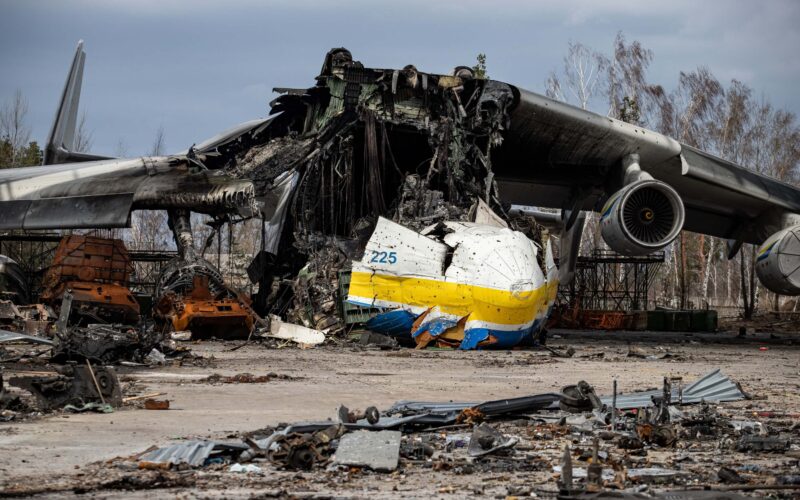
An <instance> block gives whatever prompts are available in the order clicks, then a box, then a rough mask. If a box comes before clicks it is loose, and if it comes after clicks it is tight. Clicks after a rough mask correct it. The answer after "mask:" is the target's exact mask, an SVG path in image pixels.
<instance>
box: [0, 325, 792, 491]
mask: <svg viewBox="0 0 800 500" xmlns="http://www.w3.org/2000/svg"><path fill="white" fill-rule="evenodd" d="M189 345H190V346H191V349H192V351H193V352H194V353H196V354H199V355H201V356H203V357H204V358H205V364H206V365H207V366H202V367H201V366H161V367H120V368H119V369H118V374H119V376H120V380H121V382H122V383H123V386H124V387H126V394H125V395H126V396H131V395H136V394H145V393H152V392H163V393H166V396H164V397H165V398H167V399H169V401H170V409H169V410H168V411H148V410H144V409H141V408H136V407H134V406H126V407H123V408H122V409H119V410H117V411H116V412H114V413H110V414H96V413H83V414H66V413H56V414H53V415H48V416H43V417H40V418H32V419H28V420H23V421H11V422H7V423H0V495H2V496H15V495H17V494H24V493H26V492H28V493H36V492H37V491H42V492H44V493H46V494H47V496H51V495H53V494H55V493H58V494H59V495H61V496H71V495H73V494H75V493H79V492H80V491H81V489H80V485H81V484H82V483H86V482H90V481H93V480H97V479H98V478H99V477H101V476H102V475H104V474H106V475H108V477H112V476H114V474H122V473H124V471H122V472H119V471H115V470H112V469H110V468H109V467H108V466H107V465H104V464H103V461H107V460H109V459H113V458H114V457H125V456H130V455H132V454H134V453H138V452H142V451H143V450H145V449H147V448H148V447H150V446H152V445H157V446H165V445H169V444H173V443H175V442H177V441H176V440H181V439H187V438H203V439H226V438H231V437H235V436H236V435H238V434H240V433H243V432H249V431H254V430H256V429H260V428H264V427H267V426H276V425H278V424H280V423H287V422H288V423H291V422H302V421H309V420H317V421H318V420H324V419H332V420H335V419H336V410H337V408H338V407H339V405H341V404H344V405H346V406H347V407H349V408H351V409H352V408H365V407H367V406H370V405H374V406H377V407H378V408H380V409H386V408H388V407H389V406H391V405H392V404H393V403H394V402H396V401H398V400H425V401H475V402H480V401H485V400H493V399H500V398H507V397H516V396H523V395H530V394H538V393H544V392H553V391H555V392H558V391H559V390H560V388H561V387H563V386H564V385H566V384H570V383H577V381H579V380H586V381H588V382H590V383H591V384H593V385H594V387H595V389H596V391H597V393H598V394H601V395H602V394H610V393H611V390H612V380H613V379H617V381H618V384H619V390H620V391H621V392H629V391H638V390H644V389H648V388H657V387H660V384H661V380H662V379H663V377H664V376H680V377H683V380H685V381H687V383H688V382H690V381H693V380H695V379H697V378H698V377H700V376H702V375H704V374H706V373H708V372H709V371H711V370H713V369H715V368H721V369H722V371H723V372H724V373H725V374H726V375H728V376H730V377H731V378H732V379H734V380H735V381H737V382H740V383H741V385H742V387H743V388H744V389H745V390H746V391H747V392H748V393H750V394H751V395H753V396H755V399H754V400H751V401H743V402H737V403H726V404H723V405H720V406H721V407H725V408H732V409H734V410H735V411H739V412H740V413H742V412H743V413H745V414H747V413H752V412H756V411H770V412H774V413H775V414H780V415H788V416H789V418H791V419H794V420H795V422H797V415H798V414H800V337H798V336H797V335H794V336H793V335H785V334H782V335H777V336H776V335H769V334H758V336H752V337H748V338H745V339H741V338H736V337H735V336H733V335H732V334H715V335H711V334H709V335H698V334H646V333H641V332H639V333H633V332H631V333H625V332H620V333H613V334H612V333H602V332H591V333H590V332H575V331H553V332H551V337H550V341H549V342H548V346H550V347H561V348H565V347H573V348H574V349H575V350H576V352H575V354H574V356H573V357H571V358H557V357H554V356H552V355H551V353H550V352H549V351H547V350H544V349H527V350H515V351H482V352H475V351H473V352H463V351H445V350H426V351H415V350H411V349H399V350H385V351H383V350H379V349H377V348H375V347H370V346H367V347H365V346H360V345H356V344H345V345H339V346H326V347H318V348H313V349H298V348H284V349H268V348H265V347H264V346H261V345H258V344H254V345H248V346H246V347H244V348H241V349H238V350H235V351H231V350H230V349H231V348H232V347H235V346H236V345H238V344H237V343H234V342H212V341H206V342H197V343H189ZM630 346H638V347H642V348H644V349H647V350H649V351H650V352H656V353H658V352H669V353H670V354H671V355H672V356H670V357H666V358H664V359H653V360H648V359H641V358H634V357H629V356H627V354H628V351H629V348H630ZM763 347H766V349H763ZM6 369H8V367H6ZM15 369H20V367H19V366H17V367H15ZM31 369H41V368H40V367H35V366H33V367H31ZM242 372H249V373H252V374H254V375H264V374H267V373H270V372H274V373H277V374H279V375H290V376H292V377H295V378H293V379H289V380H286V379H273V380H270V381H269V382H266V383H256V384H247V383H243V384H236V383H227V384H210V383H207V382H203V381H202V379H203V378H205V377H207V376H208V375H210V374H212V373H218V374H221V375H234V374H237V373H242ZM797 445H798V442H797V440H796V435H795V441H794V443H793V445H792V451H791V452H790V454H788V455H786V456H784V457H768V459H767V460H768V461H770V460H771V461H773V462H774V461H777V463H778V465H779V466H780V467H789V470H790V471H791V468H792V466H794V471H795V472H794V473H795V474H797V473H798V469H797V456H796V455H797V454H798V452H797V450H798V447H797ZM552 448H553V450H551V451H550V452H549V453H544V452H540V453H533V452H528V453H527V454H524V455H525V456H527V457H528V458H530V460H531V461H532V462H531V463H534V462H535V463H536V464H537V465H536V467H531V468H530V470H528V469H525V468H524V467H523V468H519V467H518V468H517V469H515V470H509V471H507V472H503V471H498V470H493V469H491V468H490V469H487V470H485V471H483V472H481V471H477V472H476V473H471V474H470V473H465V472H464V471H453V470H450V471H446V470H445V471H443V470H435V468H426V467H424V466H418V465H415V464H412V463H409V464H406V466H405V467H403V468H401V470H399V471H396V472H394V473H391V474H380V473H361V474H355V473H353V474H346V475H338V476H337V475H332V474H331V473H328V472H314V471H312V472H303V473H297V472H286V471H279V470H272V469H270V468H265V469H264V470H265V472H263V473H260V474H255V475H243V474H234V473H228V472H224V471H209V472H207V473H200V475H199V476H198V475H197V474H194V475H193V476H192V477H191V480H188V476H186V477H184V479H187V481H184V482H183V483H181V482H180V481H178V482H177V483H176V481H175V480H174V477H173V478H172V479H173V480H172V481H171V482H170V481H167V483H169V484H166V485H167V486H170V487H169V488H167V489H162V490H159V491H158V493H157V494H158V496H159V497H161V496H163V495H166V496H170V497H171V496H176V497H181V498H185V497H215V498H216V497H227V498H230V497H245V498H246V497H251V496H254V495H255V496H259V495H260V496H298V497H301V496H321V497H329V496H335V497H347V498H350V497H353V498H378V497H395V496H403V497H419V498H422V497H425V498H431V497H438V496H441V497H449V498H458V497H464V496H473V495H488V496H495V497H500V498H503V497H505V496H509V495H514V494H520V493H521V494H531V495H538V496H548V492H550V493H552V492H554V491H555V480H554V474H553V472H552V470H551V467H550V466H552V465H557V464H558V462H557V461H555V459H554V458H553V457H555V456H556V455H557V450H558V447H556V446H555V445H554V446H553V447H552ZM670 453H679V451H678V450H675V451H672V452H670ZM791 455H795V456H794V457H792V456H791ZM656 457H657V455H656ZM650 459H651V460H653V454H651V458H650ZM782 460H784V461H785V462H784V461H782ZM762 463H763V461H762ZM415 467H416V469H415ZM534 470H535V472H533V471H534ZM153 474H156V473H153ZM159 474H160V473H159ZM178 474H180V473H178ZM701 476H702V474H701ZM706 480H707V478H706V477H697V478H695V479H693V481H694V484H702V483H704V482H707V481H706ZM45 484H46V485H48V488H45V487H44V485H45ZM154 484H155V483H154ZM176 484H184V486H182V487H181V486H178V487H176V486H175V485H176ZM526 485H527V489H525V488H526ZM149 487H158V486H157V484H156V485H155V486H153V485H151V486H149ZM519 488H522V490H519ZM531 488H533V489H531ZM132 489H135V488H132ZM795 491H796V490H795ZM537 492H538V493H537ZM762 493H763V492H762ZM93 494H94V495H98V496H99V497H102V498H106V497H116V496H119V497H122V496H128V495H130V494H131V492H129V491H119V487H118V486H112V485H109V486H108V488H107V489H104V488H100V489H99V490H98V489H97V488H95V491H94V493H93ZM136 494H137V495H138V496H141V497H147V496H152V494H153V493H152V492H147V491H138V492H137V493H136ZM786 494H787V493H784V495H786Z"/></svg>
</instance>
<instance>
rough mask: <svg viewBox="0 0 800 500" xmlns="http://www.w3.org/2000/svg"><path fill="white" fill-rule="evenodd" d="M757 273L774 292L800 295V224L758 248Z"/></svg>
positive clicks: (773, 236)
mask: <svg viewBox="0 0 800 500" xmlns="http://www.w3.org/2000/svg"><path fill="white" fill-rule="evenodd" d="M756 273H757V274H758V279H759V280H760V281H761V283H763V284H764V286H765V287H767V288H769V289H770V290H772V291H773V292H775V293H780V294H782V295H800V224H797V225H796V226H791V227H788V228H786V229H784V230H782V231H778V232H777V233H775V234H773V235H772V236H770V237H769V238H767V240H766V241H765V242H764V243H763V244H762V245H761V247H760V248H759V249H758V256H757V257H756Z"/></svg>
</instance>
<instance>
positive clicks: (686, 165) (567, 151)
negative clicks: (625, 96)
mask: <svg viewBox="0 0 800 500" xmlns="http://www.w3.org/2000/svg"><path fill="white" fill-rule="evenodd" d="M512 88H513V90H514V92H515V97H516V105H515V106H514V108H513V110H512V111H511V117H510V118H511V123H510V126H509V129H508V130H507V132H506V134H505V140H504V143H503V145H502V146H501V147H500V148H499V149H498V150H497V151H496V153H495V157H496V158H495V161H494V162H493V165H494V167H495V173H496V176H497V177H496V180H497V181H498V185H499V188H500V192H501V196H502V197H503V199H504V201H508V202H510V203H515V204H522V205H537V206H549V207H555V208H567V209H569V208H573V207H575V208H582V209H585V210H598V208H599V203H602V202H603V201H604V200H605V199H606V198H607V197H608V196H610V195H611V194H612V193H614V192H615V191H617V190H618V189H620V188H621V187H622V175H621V173H620V169H619V168H618V166H619V164H620V162H621V160H622V159H623V158H625V157H626V156H627V155H631V154H638V155H639V163H640V165H641V169H642V170H643V171H645V172H648V173H649V174H651V175H652V177H653V178H655V179H656V180H660V181H663V182H665V183H667V184H669V185H670V186H672V188H674V189H675V191H677V193H678V194H679V195H680V197H681V199H682V200H683V203H684V206H685V211H686V217H685V224H684V228H685V229H688V230H690V231H695V232H699V233H704V234H710V235H713V236H718V237H722V238H729V239H740V240H741V241H744V242H747V243H755V244H760V243H762V242H763V241H764V240H765V239H766V238H767V236H768V235H770V234H772V233H774V232H775V231H778V230H779V229H782V228H784V227H786V226H787V225H790V224H792V223H794V224H796V223H797V222H793V221H799V222H800V220H798V218H795V217H796V214H800V189H798V187H796V186H792V185H789V184H787V183H784V182H781V181H778V180H776V179H774V178H770V177H767V176H764V175H760V174H758V173H756V172H754V171H752V170H748V169H745V168H744V167H742V166H739V165H736V164H733V163H731V162H728V161H725V160H723V159H721V158H717V157H715V156H713V155H711V154H708V153H705V152H702V151H699V150H697V149H694V148H691V147H689V146H687V145H685V144H681V143H679V142H678V141H676V140H674V139H672V138H670V137H667V136H664V135H662V134H659V133H657V132H654V131H651V130H647V129H645V128H642V127H638V126H635V125H631V124H629V123H625V122H622V121H619V120H615V119H613V118H609V117H606V116H601V115H598V114H595V113H592V112H589V111H585V110H583V109H580V108H577V107H574V106H570V105H568V104H565V103H562V102H559V101H555V100H553V99H549V98H547V97H545V96H542V95H538V94H535V93H533V92H528V91H526V90H522V89H518V88H516V87H513V86H512Z"/></svg>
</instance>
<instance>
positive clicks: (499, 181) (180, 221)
mask: <svg viewBox="0 0 800 500" xmlns="http://www.w3.org/2000/svg"><path fill="white" fill-rule="evenodd" d="M84 58H85V54H84V52H83V48H82V43H81V44H79V46H78V50H77V52H76V55H75V59H74V61H73V65H72V68H71V71H70V74H69V77H68V79H67V83H66V86H65V89H64V94H63V96H62V101H61V106H60V108H59V111H58V113H57V116H56V121H55V124H54V126H53V130H52V132H51V135H50V138H49V140H48V144H47V148H46V154H45V164H46V165H45V166H42V167H31V168H22V169H13V170H5V171H3V172H0V208H2V210H0V229H42V228H97V227H124V226H127V225H129V224H130V213H131V211H132V210H139V209H159V210H166V211H167V212H168V214H169V224H170V228H171V229H172V231H173V234H174V237H175V242H176V246H177V249H178V257H177V258H176V260H175V261H174V262H172V263H170V264H169V265H168V266H167V269H166V271H165V272H164V273H162V276H161V278H160V281H159V289H160V290H161V292H160V294H161V296H160V297H157V306H156V315H157V316H160V317H161V318H163V319H164V320H165V321H166V322H168V323H171V325H172V328H173V329H174V330H185V329H188V330H192V331H193V332H195V331H197V332H200V331H201V330H204V329H210V330H214V331H218V332H219V331H224V330H228V329H231V328H233V329H235V330H237V331H238V332H240V333H241V334H245V333H246V332H250V331H252V329H253V328H254V326H256V325H258V326H263V327H265V326H266V322H265V321H264V320H262V319H261V318H260V317H258V316H256V314H255V312H253V311H254V310H255V311H257V312H258V313H259V314H260V315H261V316H263V317H268V316H271V317H276V316H274V315H280V316H283V318H284V319H287V320H288V321H291V322H294V323H300V324H303V325H305V326H306V327H310V328H314V329H318V330H323V331H328V332H334V331H337V330H339V329H341V328H343V327H344V323H343V322H344V320H343V318H341V317H339V316H340V315H339V314H338V306H339V304H338V301H337V294H340V293H341V290H342V287H340V286H339V285H340V282H342V284H344V280H346V281H347V283H348V284H349V294H347V300H348V302H349V303H350V304H353V305H357V306H360V307H364V308H368V309H367V311H368V312H369V315H370V316H371V319H370V320H369V324H368V327H369V328H370V329H372V330H374V331H378V332H382V333H389V334H393V335H400V336H405V337H408V338H413V340H414V342H415V343H416V344H417V346H419V347H423V346H425V345H429V344H431V343H435V344H437V345H447V346H459V347H461V348H477V347H486V346H492V345H495V346H512V345H515V344H517V343H519V342H521V341H522V340H523V339H525V338H528V337H529V336H530V334H532V333H535V332H536V331H537V330H538V329H539V328H540V327H541V326H542V324H543V320H544V319H545V318H546V316H547V313H548V310H549V308H550V307H551V306H552V303H553V300H554V298H555V293H556V288H557V286H558V283H559V282H566V281H568V280H569V279H570V277H571V272H572V269H573V268H574V263H575V258H576V256H577V248H578V245H579V243H580V241H579V240H580V234H581V229H582V225H583V220H584V219H583V216H582V215H581V211H582V210H596V211H599V212H601V227H602V234H603V237H604V239H605V241H606V242H607V243H608V245H609V246H610V247H611V248H612V249H614V250H616V251H618V252H620V253H624V254H627V255H637V254H645V253H648V252H652V251H654V250H658V249H661V248H664V247H665V246H667V245H668V244H669V243H671V241H672V240H673V239H674V238H675V237H676V236H677V234H678V233H679V232H680V230H681V229H684V228H685V229H689V230H692V231H698V232H703V233H706V234H711V235H715V236H720V237H724V238H728V239H729V241H730V245H729V256H733V255H735V254H736V252H737V251H738V248H739V247H740V246H741V244H742V243H744V242H747V243H756V244H761V243H762V242H765V241H766V242H765V243H764V245H763V247H762V248H761V250H760V252H759V262H758V266H757V270H758V274H759V277H760V279H761V281H762V282H763V283H764V284H765V285H766V286H767V287H768V288H769V289H771V290H773V291H776V292H780V293H783V294H800V261H798V259H800V257H798V255H800V251H798V247H800V215H798V214H800V192H798V189H797V188H795V187H792V186H790V185H788V184H784V183H781V182H779V181H777V180H774V179H771V178H768V177H765V176H761V175H759V174H755V173H753V172H751V171H749V170H746V169H744V168H742V167H740V166H737V165H734V164H731V163H729V162H726V161H723V160H721V159H719V158H715V157H713V156H711V155H709V154H707V153H704V152H702V151H698V150H695V149H693V148H690V147H688V146H686V145H683V144H680V143H678V142H677V141H675V140H673V139H671V138H669V137H666V136H663V135H661V134H658V133H656V132H652V131H649V130H645V129H642V128H640V127H638V126H635V125H631V124H628V123H624V122H621V121H618V120H614V119H611V118H607V117H603V116H599V115H595V114H593V113H590V112H586V111H584V110H580V109H577V108H573V107H571V106H569V105H566V104H563V103H560V102H557V101H553V100H550V99H548V98H546V97H543V96H539V95H537V94H534V93H531V92H528V91H525V90H523V89H520V88H518V87H515V86H513V85H510V84H506V83H502V82H499V81H495V80H489V79H480V78H476V77H475V75H474V73H473V71H472V70H471V69H470V68H468V67H456V68H455V69H454V70H453V72H452V74H450V75H437V74H430V73H424V72H421V71H418V70H417V69H416V68H415V67H414V66H412V65H409V66H406V67H405V68H403V69H400V70H393V69H374V68H367V67H364V66H363V65H362V64H361V63H360V62H358V61H356V60H354V59H353V57H352V55H351V54H350V52H349V51H347V50H346V49H343V48H339V49H334V50H331V51H330V52H329V53H328V54H327V55H326V57H325V60H324V63H323V66H322V70H321V72H320V74H319V75H318V76H317V77H316V83H315V85H314V86H312V87H310V88H305V89H294V88H279V89H275V90H276V91H277V92H278V93H279V94H280V95H279V96H278V97H277V98H276V99H275V100H274V101H272V102H271V111H270V115H271V116H270V117H269V118H267V119H263V120H255V121H252V122H247V123H245V124H242V125H240V126H238V127H236V128H234V129H232V130H230V131H228V132H225V133H223V134H221V135H219V136H216V137H214V138H212V139H209V140H207V141H204V142H202V143H199V144H195V145H193V146H192V147H190V148H189V149H188V150H187V151H184V152H182V153H179V154H175V155H171V156H166V157H144V158H136V159H111V158H103V157H98V156H93V155H89V154H86V153H76V152H74V151H73V149H74V148H73V147H72V143H73V142H74V131H75V120H76V115H77V106H78V101H79V97H80V83H81V79H82V71H83V65H84ZM64 162H72V163H64ZM516 205H523V206H541V207H551V208H556V209H560V213H548V212H544V211H534V212H531V211H526V210H520V209H519V207H517V206H516ZM191 212H198V213H203V214H207V215H209V216H211V217H212V219H213V220H212V222H211V225H212V226H214V227H220V226H221V225H222V224H224V223H226V222H238V221H240V220H242V219H245V218H251V217H260V218H261V219H262V237H261V252H260V253H259V254H258V255H257V256H256V257H255V259H254V260H253V262H252V264H251V265H250V266H249V268H248V269H247V271H248V276H249V277H250V279H251V280H252V281H253V282H258V284H259V288H258V293H257V294H256V296H255V297H254V298H253V302H252V303H251V301H250V298H249V297H244V296H243V295H242V294H239V293H237V292H236V291H234V290H232V289H231V288H230V287H229V286H228V285H227V284H226V283H225V282H224V280H223V278H222V275H221V274H220V273H219V271H218V270H216V269H215V267H214V266H213V265H212V264H211V263H210V262H208V261H207V260H205V259H203V257H202V252H201V251H200V250H198V244H199V242H195V241H194V233H193V229H192V226H191V217H190V215H191ZM531 213H533V216H531V215H530V214H531ZM551 235H554V236H558V237H559V247H560V251H559V263H560V270H559V269H557V268H556V265H555V262H556V260H555V258H554V255H553V252H552V248H553V243H552V242H551V238H550V237H551ZM770 235H772V236H770ZM211 313H213V314H211ZM220 318H221V319H220Z"/></svg>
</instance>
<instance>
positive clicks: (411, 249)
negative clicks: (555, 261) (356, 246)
mask: <svg viewBox="0 0 800 500" xmlns="http://www.w3.org/2000/svg"><path fill="white" fill-rule="evenodd" d="M443 226H444V228H445V230H446V231H449V232H448V233H447V234H445V236H444V237H443V241H444V244H442V243H440V242H437V241H434V240H433V239H432V238H430V237H425V236H422V235H420V234H419V233H416V232H414V231H410V230H408V229H406V228H404V227H402V226H400V225H399V224H396V223H393V222H391V221H389V220H387V219H380V220H379V221H378V225H377V227H376V229H375V232H374V233H373V236H372V238H370V240H369V243H368V244H367V251H366V252H365V254H364V258H363V259H362V260H361V261H359V262H354V263H353V273H352V278H351V282H350V292H349V295H348V301H349V302H351V303H354V304H357V305H361V306H368V307H383V308H390V309H393V311H390V312H388V313H384V314H386V315H394V316H397V314H398V313H397V312H396V311H398V310H402V311H406V312H407V313H409V314H412V315H414V316H416V320H415V322H414V324H413V325H412V327H411V329H410V331H409V332H408V333H409V334H410V335H411V336H412V337H414V338H415V340H416V341H417V345H418V347H424V346H425V345H427V344H428V343H429V342H434V341H435V342H436V343H437V344H439V345H452V346H458V347H460V348H461V349H475V348H478V347H485V346H489V345H493V346H497V347H510V346H513V345H516V344H518V343H519V342H520V341H521V340H522V339H523V338H524V337H525V336H527V335H529V334H530V333H531V332H532V331H536V330H538V328H539V325H540V323H541V321H542V320H543V318H544V317H545V313H546V311H547V308H548V307H549V305H550V304H549V303H548V298H549V297H548V293H547V292H548V289H547V286H546V285H547V280H546V277H545V275H544V273H543V272H542V270H541V268H540V267H539V265H538V263H537V254H538V251H539V249H538V248H537V246H536V245H535V244H534V243H533V242H532V241H531V240H529V239H528V238H527V237H525V235H523V234H522V233H520V232H517V231H512V230H510V229H507V228H503V227H497V226H488V225H483V224H476V223H467V222H447V223H444V224H443ZM448 250H452V256H451V258H450V262H449V265H447V267H446V268H444V266H445V263H446V260H447V259H446V256H447V252H448ZM384 255H385V256H386V258H385V259H384V258H383V256H384ZM551 260H552V259H551ZM551 275H552V273H551ZM378 318H381V315H379V316H378V317H377V318H376V320H375V321H372V322H371V323H372V326H373V328H379V327H380V325H382V324H388V323H392V325H393V326H396V325H395V323H396V322H382V321H381V320H380V319H378ZM376 331H379V330H376ZM380 333H389V334H391V333H395V334H396V333H397V332H396V329H393V331H392V332H389V331H386V332H383V331H381V332H380Z"/></svg>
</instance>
